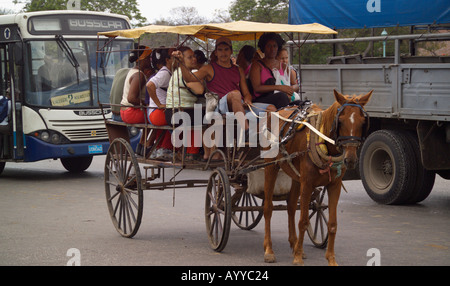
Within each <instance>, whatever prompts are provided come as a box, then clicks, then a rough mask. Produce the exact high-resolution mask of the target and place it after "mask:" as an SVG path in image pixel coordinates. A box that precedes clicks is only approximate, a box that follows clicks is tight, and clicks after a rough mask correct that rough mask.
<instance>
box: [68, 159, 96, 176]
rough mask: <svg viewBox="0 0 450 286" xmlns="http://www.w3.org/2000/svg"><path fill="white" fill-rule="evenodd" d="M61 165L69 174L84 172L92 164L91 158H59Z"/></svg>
mask: <svg viewBox="0 0 450 286" xmlns="http://www.w3.org/2000/svg"><path fill="white" fill-rule="evenodd" d="M61 163H62V165H63V166H64V168H66V170H67V171H69V172H71V173H81V172H84V171H85V170H86V169H87V168H89V166H90V165H91V163H92V156H87V157H74V158H61Z"/></svg>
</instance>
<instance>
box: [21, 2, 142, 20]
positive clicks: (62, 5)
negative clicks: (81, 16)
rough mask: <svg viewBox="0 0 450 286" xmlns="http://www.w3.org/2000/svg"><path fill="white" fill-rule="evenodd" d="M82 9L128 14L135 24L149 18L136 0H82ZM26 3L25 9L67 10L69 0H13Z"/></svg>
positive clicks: (28, 10)
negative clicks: (143, 14) (143, 13)
mask: <svg viewBox="0 0 450 286" xmlns="http://www.w3.org/2000/svg"><path fill="white" fill-rule="evenodd" d="M80 1H81V10H87V11H99V12H110V13H116V14H121V15H125V16H128V18H130V20H131V22H132V23H133V25H136V26H142V25H143V24H144V23H145V22H146V21H147V19H146V18H145V17H144V16H142V15H141V12H140V11H139V9H138V6H137V1H136V0H108V1H102V0H80ZM13 3H15V4H17V3H22V4H25V7H24V9H23V10H24V11H26V12H32V11H45V10H66V9H67V0H23V1H21V0H13Z"/></svg>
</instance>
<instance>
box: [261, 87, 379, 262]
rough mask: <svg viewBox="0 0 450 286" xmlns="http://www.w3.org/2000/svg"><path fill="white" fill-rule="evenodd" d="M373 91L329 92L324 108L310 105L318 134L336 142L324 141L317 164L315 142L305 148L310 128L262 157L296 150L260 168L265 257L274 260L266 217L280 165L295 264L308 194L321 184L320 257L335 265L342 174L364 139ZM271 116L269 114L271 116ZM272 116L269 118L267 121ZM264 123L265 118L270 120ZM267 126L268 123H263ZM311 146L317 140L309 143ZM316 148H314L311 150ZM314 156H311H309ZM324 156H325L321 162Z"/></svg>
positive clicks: (282, 128)
mask: <svg viewBox="0 0 450 286" xmlns="http://www.w3.org/2000/svg"><path fill="white" fill-rule="evenodd" d="M372 92H373V90H372V91H370V92H369V93H367V94H365V95H360V96H356V95H353V96H348V95H343V94H341V93H339V92H338V91H336V90H334V97H335V102H334V103H333V104H332V105H331V106H330V107H329V108H328V109H326V110H322V109H321V108H320V107H319V106H317V105H312V106H311V108H310V109H311V110H312V113H315V114H319V115H321V118H322V120H321V121H322V122H323V124H322V125H321V127H320V126H318V128H320V129H319V130H323V132H322V133H323V134H324V135H325V136H327V137H329V138H335V145H333V144H331V143H329V142H325V143H322V144H325V146H326V147H327V149H328V155H326V156H325V157H324V156H322V157H320V159H319V160H320V162H317V161H318V160H317V158H319V156H317V153H315V150H314V149H315V146H310V145H311V142H310V141H312V139H311V138H313V137H314V134H313V133H312V132H311V130H310V129H309V128H303V129H301V130H296V131H295V133H294V134H293V135H292V136H293V137H292V138H291V139H290V140H289V141H288V142H287V143H286V144H285V147H284V152H278V155H277V156H276V157H274V158H266V159H265V161H266V163H267V162H273V161H275V160H277V159H281V158H283V157H284V156H286V155H288V154H293V153H294V152H298V156H296V157H294V158H293V159H292V160H284V161H283V160H278V161H277V162H275V163H274V164H270V165H268V166H266V167H265V169H264V172H265V182H264V219H265V236H264V261H265V262H267V263H272V262H275V261H276V259H275V254H274V252H273V249H272V239H271V233H270V220H271V217H272V211H273V202H272V198H273V193H274V185H275V181H276V178H277V174H278V172H279V170H280V168H281V169H282V170H283V171H284V172H285V173H286V174H288V175H289V177H290V178H291V179H292V184H291V189H290V191H289V194H288V198H287V212H288V228H289V239H288V240H289V244H290V247H291V248H292V249H293V254H294V261H293V263H294V265H303V264H304V262H303V238H304V234H305V231H306V230H307V228H308V225H309V217H308V216H309V214H308V212H309V204H310V200H311V196H312V194H313V191H314V189H315V188H316V187H319V186H325V187H326V189H327V192H328V207H329V209H328V211H329V221H328V235H329V238H328V246H327V250H326V254H325V257H326V259H327V260H328V265H331V266H337V265H338V264H337V263H336V258H335V253H334V242H335V237H336V231H337V217H336V209H337V204H338V200H339V196H340V191H341V187H342V178H343V176H344V174H345V172H346V170H347V168H348V169H354V168H355V167H356V165H357V162H358V157H357V149H358V147H359V146H360V144H361V143H362V141H363V139H364V138H363V137H364V136H365V133H366V132H367V129H368V124H369V122H368V121H369V117H368V115H367V112H366V111H365V109H364V106H365V105H366V104H367V102H369V100H370V98H371V96H372ZM278 112H279V115H280V117H281V118H282V119H283V118H288V117H289V116H290V115H292V113H293V111H292V108H291V109H289V108H285V109H281V110H279V111H278ZM272 116H273V115H272ZM270 118H271V116H270V115H269V116H268V120H269V121H270ZM269 121H268V122H269ZM268 124H269V123H268ZM279 125H280V128H279V130H280V131H279V132H280V137H283V132H287V131H286V130H287V129H288V126H286V124H285V122H283V120H280V122H279ZM314 145H316V144H314ZM316 149H318V148H316ZM314 154H316V156H313V155H314ZM324 158H329V160H324ZM333 158H339V159H338V160H340V163H341V164H340V165H339V166H338V167H337V168H334V167H333V165H334V164H336V163H333V160H332V159H333ZM299 198H300V220H299V223H298V228H299V236H298V237H297V232H296V229H295V212H296V210H297V204H298V200H299Z"/></svg>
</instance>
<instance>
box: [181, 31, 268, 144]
mask: <svg viewBox="0 0 450 286" xmlns="http://www.w3.org/2000/svg"><path fill="white" fill-rule="evenodd" d="M232 53H233V47H232V44H231V40H230V39H228V38H226V37H221V38H219V39H217V40H216V48H215V50H214V52H213V54H212V55H211V62H210V63H209V64H207V65H204V66H202V67H201V68H200V69H199V70H198V71H197V72H195V73H194V74H191V73H190V72H189V70H187V69H186V68H183V67H182V72H183V78H184V79H185V81H186V82H195V81H201V80H206V84H207V88H208V90H210V91H212V92H215V93H217V94H218V96H219V103H218V106H217V109H216V110H217V111H218V112H220V113H221V114H226V113H227V112H229V111H232V112H234V113H239V112H242V113H243V114H245V113H246V109H245V105H252V106H253V107H255V109H257V110H256V111H257V112H258V113H259V112H264V111H273V110H274V106H272V105H270V104H264V103H259V104H253V103H252V95H251V94H250V92H249V90H248V87H247V83H246V80H245V74H244V71H243V70H242V69H241V68H239V67H238V66H236V65H233V63H232V61H231V55H232ZM176 55H177V57H179V58H182V57H183V55H182V54H181V53H179V52H177V53H176ZM247 112H248V110H247ZM255 119H256V118H255ZM238 122H239V124H240V126H241V128H242V129H243V130H246V133H248V131H247V130H248V129H249V124H248V122H247V120H243V121H242V120H238ZM246 139H248V138H246Z"/></svg>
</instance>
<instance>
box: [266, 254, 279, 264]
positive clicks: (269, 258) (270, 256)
mask: <svg viewBox="0 0 450 286" xmlns="http://www.w3.org/2000/svg"><path fill="white" fill-rule="evenodd" d="M264 262H266V263H275V262H276V259H275V254H264Z"/></svg>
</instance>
